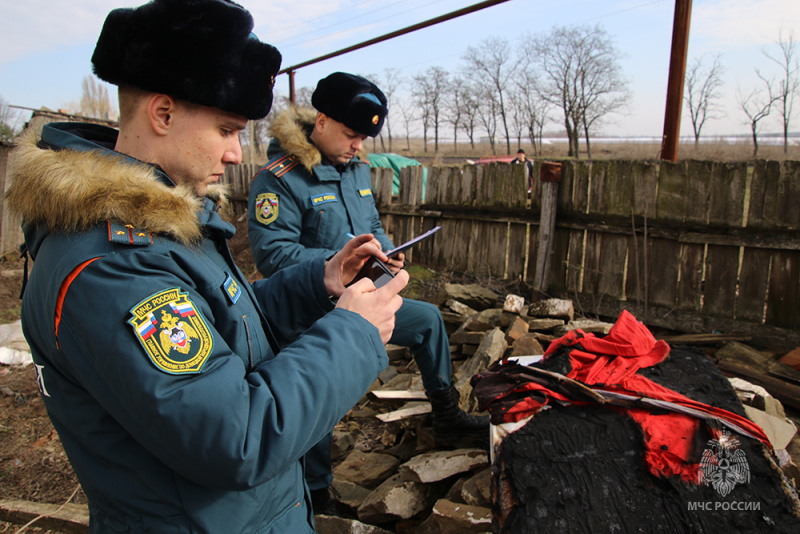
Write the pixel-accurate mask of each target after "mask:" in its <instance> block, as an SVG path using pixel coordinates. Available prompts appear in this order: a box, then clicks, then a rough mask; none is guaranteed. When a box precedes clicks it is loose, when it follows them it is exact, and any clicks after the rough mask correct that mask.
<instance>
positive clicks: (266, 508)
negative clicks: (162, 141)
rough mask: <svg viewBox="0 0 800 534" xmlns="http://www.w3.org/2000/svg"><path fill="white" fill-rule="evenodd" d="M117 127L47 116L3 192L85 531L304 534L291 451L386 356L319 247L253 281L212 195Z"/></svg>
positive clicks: (46, 390) (306, 517)
mask: <svg viewBox="0 0 800 534" xmlns="http://www.w3.org/2000/svg"><path fill="white" fill-rule="evenodd" d="M115 140H116V131H115V130H111V129H108V128H104V127H99V126H93V125H75V124H52V125H49V126H46V127H45V128H44V130H43V133H42V139H41V143H40V144H39V145H37V140H36V139H35V138H33V136H32V135H29V136H28V137H27V138H26V139H25V140H23V142H22V143H21V145H20V146H19V148H17V149H16V151H15V154H14V156H13V157H14V167H13V170H12V175H13V183H12V186H11V189H10V190H9V192H8V194H7V199H8V202H9V205H10V206H11V208H12V209H13V210H15V211H16V212H18V213H19V214H21V215H22V217H23V219H24V221H25V223H24V229H25V241H26V244H27V247H28V250H29V251H30V254H31V256H32V258H33V259H34V264H33V268H32V270H31V273H30V279H29V281H28V284H27V287H26V289H25V295H24V299H23V303H22V325H23V329H24V332H25V336H26V338H27V340H28V342H29V344H30V347H31V351H32V353H33V357H34V363H35V367H36V370H37V377H38V380H39V386H40V390H41V393H42V395H43V398H44V402H45V406H46V408H47V411H48V414H49V415H50V418H51V420H52V422H53V425H54V426H55V428H56V430H57V431H58V433H59V436H60V438H61V441H62V443H63V445H64V449H65V450H66V452H67V455H68V457H69V459H70V462H71V463H72V465H73V467H74V469H75V472H76V474H77V475H78V478H79V480H80V482H81V485H82V487H83V490H84V492H85V493H86V495H87V497H88V500H89V509H90V512H91V519H90V531H91V532H158V533H164V534H169V533H188V532H192V533H194V532H208V533H237V534H238V533H280V534H285V533H302V532H312V531H313V517H312V515H311V508H310V504H309V499H308V492H307V489H306V486H305V483H304V481H303V467H302V461H301V458H302V456H303V455H304V454H305V453H306V451H307V450H308V449H309V448H310V447H311V446H312V445H314V444H315V443H317V442H318V441H319V440H320V438H322V437H323V436H325V435H326V434H327V433H329V432H330V431H331V429H332V428H333V426H334V425H335V424H336V422H337V421H339V420H340V419H341V418H342V417H343V416H344V415H345V414H346V413H347V411H348V410H349V409H350V408H351V407H352V406H353V405H354V404H355V403H356V402H357V401H358V400H359V399H360V398H361V396H362V395H363V394H364V392H365V391H366V390H367V388H368V387H369V385H370V384H371V383H372V382H373V381H374V380H375V378H376V377H377V375H378V373H379V372H380V371H381V370H382V369H383V368H384V367H385V366H386V364H387V361H388V360H387V357H386V352H385V349H384V347H383V343H382V342H381V339H380V336H379V333H378V330H377V329H376V328H375V327H374V326H372V325H371V324H369V323H368V322H367V321H366V320H364V319H363V318H361V317H360V316H359V315H357V314H354V313H352V312H349V311H346V310H341V309H335V310H333V311H331V310H332V304H331V303H330V299H329V298H328V295H327V294H326V291H325V288H324V284H323V280H322V278H323V270H324V266H323V262H324V259H323V258H317V259H315V260H313V261H309V262H305V263H303V264H301V265H298V266H297V267H296V268H293V269H288V270H284V271H282V272H281V273H279V274H276V275H275V276H273V277H270V278H269V279H267V280H262V281H258V282H256V283H255V284H253V285H252V286H251V285H250V284H248V283H247V281H246V280H245V278H244V277H243V275H242V273H241V272H240V271H239V269H237V268H236V266H235V265H234V262H233V259H232V257H231V255H230V252H229V250H228V248H227V243H226V239H227V238H230V237H231V236H232V235H233V231H234V230H233V227H232V226H231V225H230V224H228V223H226V222H225V221H223V219H222V218H221V217H220V215H219V213H218V206H217V204H215V202H213V201H212V200H211V199H210V198H205V199H198V198H196V196H194V195H193V193H191V191H189V190H188V189H185V188H183V187H175V186H173V185H172V183H171V181H170V180H169V178H168V177H166V176H165V175H164V174H163V173H162V172H160V171H159V170H158V169H157V168H154V167H153V166H150V165H146V164H143V163H140V162H137V161H135V160H133V159H131V158H129V157H127V156H123V155H121V154H119V153H116V152H113V151H112V150H110V148H109V147H113V145H114V143H115ZM209 196H214V195H213V194H212V195H209ZM298 336H299V337H298ZM279 347H284V348H282V349H279Z"/></svg>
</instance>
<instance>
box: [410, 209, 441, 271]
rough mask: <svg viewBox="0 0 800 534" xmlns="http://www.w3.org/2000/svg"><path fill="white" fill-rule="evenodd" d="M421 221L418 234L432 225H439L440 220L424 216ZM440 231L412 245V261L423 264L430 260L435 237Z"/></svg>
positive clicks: (429, 228) (432, 254)
mask: <svg viewBox="0 0 800 534" xmlns="http://www.w3.org/2000/svg"><path fill="white" fill-rule="evenodd" d="M421 223H422V224H421V227H420V229H419V233H420V234H421V233H424V232H427V231H428V230H431V229H432V228H433V227H434V226H440V221H439V219H438V218H436V217H425V218H424V219H422V221H421ZM445 224H446V223H445ZM440 232H441V230H439V232H437V233H435V234H434V235H432V236H431V237H429V238H428V239H425V240H424V241H422V242H421V243H418V244H416V245H414V247H413V248H414V261H416V262H417V263H423V264H424V263H428V262H430V261H431V259H432V258H434V250H435V248H436V239H437V238H438V237H439V233H440Z"/></svg>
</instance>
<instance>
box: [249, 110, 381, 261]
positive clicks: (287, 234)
mask: <svg viewBox="0 0 800 534" xmlns="http://www.w3.org/2000/svg"><path fill="white" fill-rule="evenodd" d="M315 116H316V114H315V112H314V111H313V110H309V109H302V108H290V109H289V110H287V111H285V112H283V113H282V114H281V115H279V116H278V117H277V118H275V119H274V120H273V124H272V127H271V131H272V133H273V135H274V139H273V140H272V142H271V143H270V145H269V150H268V156H269V163H268V164H267V165H266V166H265V167H264V168H263V169H262V170H261V171H259V173H258V174H257V175H256V177H255V178H254V179H253V182H252V183H251V184H250V200H249V204H248V211H247V216H248V228H250V231H249V232H248V238H249V239H250V248H251V249H252V251H253V258H254V259H255V262H256V265H257V266H258V269H259V270H260V271H261V273H262V274H263V275H264V276H269V275H271V274H272V273H275V272H277V271H279V270H281V269H283V268H285V267H287V266H289V265H294V264H295V263H297V262H300V261H303V260H307V259H309V258H315V257H318V256H320V255H323V256H327V255H330V254H332V253H334V252H336V251H338V250H340V249H341V248H342V247H343V246H344V245H345V244H346V243H347V241H349V239H350V238H349V237H348V236H347V234H348V233H351V234H353V235H359V234H373V235H374V236H375V238H376V239H378V241H380V243H381V246H382V247H383V250H390V249H392V248H394V246H393V245H392V242H391V241H390V240H389V238H388V237H387V236H386V233H385V232H384V230H383V226H382V225H381V220H380V215H379V214H378V210H377V209H376V207H375V197H373V195H372V180H371V178H370V172H369V165H367V164H366V163H363V162H362V161H361V160H359V159H358V158H353V159H352V160H350V162H349V163H347V164H344V165H331V164H324V165H320V164H319V163H320V162H322V154H321V153H320V151H319V149H318V148H317V147H315V146H314V145H313V144H311V142H310V141H309V140H308V135H309V133H310V132H311V128H312V126H313V124H314V118H315Z"/></svg>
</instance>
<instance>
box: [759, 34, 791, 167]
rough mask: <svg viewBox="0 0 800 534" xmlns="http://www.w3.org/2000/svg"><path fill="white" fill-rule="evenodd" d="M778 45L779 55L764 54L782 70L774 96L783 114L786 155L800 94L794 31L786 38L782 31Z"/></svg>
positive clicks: (765, 52) (764, 51) (784, 150)
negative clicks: (791, 124) (795, 100)
mask: <svg viewBox="0 0 800 534" xmlns="http://www.w3.org/2000/svg"><path fill="white" fill-rule="evenodd" d="M776 44H777V45H778V48H779V49H780V51H779V54H778V55H771V54H769V53H768V52H767V50H763V53H764V55H765V56H767V57H768V58H769V59H770V60H772V61H774V62H775V63H777V64H778V66H779V67H780V69H781V75H782V78H781V79H780V80H779V81H778V83H777V87H774V93H773V96H774V97H775V98H776V102H775V103H776V104H777V106H778V110H779V111H780V114H781V122H782V124H783V153H784V154H786V153H787V152H788V150H789V123H790V122H791V119H792V113H793V111H794V110H793V107H794V99H795V97H796V96H798V94H800V60H799V59H798V57H797V52H798V50H797V41H795V40H794V32H793V31H789V35H788V36H786V37H784V36H783V31H781V32H780V34H779V36H778V41H777V43H776ZM756 72H758V71H756ZM760 76H761V74H760V73H759V77H760Z"/></svg>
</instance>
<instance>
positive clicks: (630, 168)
mask: <svg viewBox="0 0 800 534" xmlns="http://www.w3.org/2000/svg"><path fill="white" fill-rule="evenodd" d="M619 165H620V172H622V173H626V172H627V173H630V174H631V185H632V187H633V206H634V207H633V213H634V215H636V216H638V217H646V218H647V219H648V220H651V219H654V218H655V216H656V191H657V190H658V169H659V167H658V165H656V164H654V163H652V162H648V161H635V162H631V161H620V162H619ZM622 215H627V214H622Z"/></svg>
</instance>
